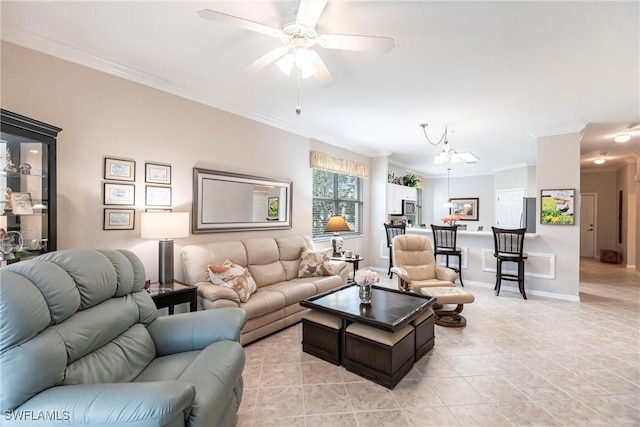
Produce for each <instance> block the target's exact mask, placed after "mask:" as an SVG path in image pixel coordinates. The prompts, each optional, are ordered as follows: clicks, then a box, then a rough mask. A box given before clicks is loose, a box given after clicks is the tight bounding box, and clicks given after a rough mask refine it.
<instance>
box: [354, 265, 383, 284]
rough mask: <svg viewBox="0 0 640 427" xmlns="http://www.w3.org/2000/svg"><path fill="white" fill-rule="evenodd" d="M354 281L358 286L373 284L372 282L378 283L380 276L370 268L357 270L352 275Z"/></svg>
mask: <svg viewBox="0 0 640 427" xmlns="http://www.w3.org/2000/svg"><path fill="white" fill-rule="evenodd" d="M354 280H355V282H356V283H357V284H358V285H360V286H367V285H373V284H374V283H378V282H379V281H380V276H378V273H376V272H375V271H371V270H366V269H365V270H358V271H356V275H355V277H354Z"/></svg>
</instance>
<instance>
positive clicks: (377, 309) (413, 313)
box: [300, 283, 436, 387]
mask: <svg viewBox="0 0 640 427" xmlns="http://www.w3.org/2000/svg"><path fill="white" fill-rule="evenodd" d="M435 301H436V300H435V298H432V297H425V296H423V295H418V294H415V293H411V292H403V291H397V290H393V289H387V288H382V287H378V286H374V287H373V295H372V298H371V304H361V303H360V298H359V297H358V285H356V284H355V283H352V284H349V285H347V286H344V287H342V288H339V289H335V290H331V291H328V292H325V293H322V294H319V295H316V296H314V297H311V298H308V299H306V300H304V301H301V302H300V305H301V306H303V307H308V308H311V309H314V310H318V311H321V312H324V313H327V314H331V315H333V316H336V317H338V318H340V319H341V320H342V328H341V330H340V331H339V332H338V334H337V336H338V338H335V339H333V341H331V340H330V339H326V338H325V337H323V339H322V340H320V341H323V342H326V343H327V345H334V346H338V347H339V353H340V355H341V358H340V363H341V364H342V365H344V366H345V368H347V369H348V370H350V371H352V372H355V373H357V374H359V375H361V376H364V377H365V378H368V379H370V380H372V381H375V382H377V383H379V384H382V385H385V386H387V387H393V386H395V384H396V383H397V381H399V380H400V378H402V376H404V375H405V374H406V373H407V372H408V371H409V370H410V369H411V367H412V366H413V363H414V362H415V361H416V360H417V359H418V358H419V357H420V356H422V355H423V354H424V352H425V351H424V348H425V346H426V345H427V344H429V345H430V347H429V349H430V348H431V347H432V346H433V316H431V318H430V320H429V322H425V321H424V319H423V317H424V316H422V315H423V314H424V313H425V311H426V310H427V309H428V308H429V307H431V306H432V305H434V304H435ZM419 318H420V321H421V323H420V325H421V326H419V325H417V324H416V320H417V319H419ZM352 323H359V324H362V325H367V326H369V327H372V328H376V329H379V330H382V331H385V332H387V333H394V332H398V331H401V330H403V328H405V327H406V326H407V325H411V326H412V327H413V328H415V330H414V332H412V334H413V335H412V337H413V338H412V339H411V343H410V347H407V343H403V350H402V351H403V353H404V354H403V355H398V354H397V353H396V352H395V349H394V348H389V347H387V348H385V346H384V345H381V346H379V348H380V350H379V351H378V350H376V348H377V347H376V346H375V342H374V341H371V342H369V344H374V346H373V347H371V348H373V350H371V348H367V349H366V351H365V350H364V348H360V349H356V350H354V348H355V346H357V345H359V344H358V342H357V341H358V340H356V339H352V340H349V334H348V333H347V327H348V326H349V325H350V324H352ZM426 327H428V328H429V329H430V333H429V332H428V333H426V334H425V333H424V331H423V330H424V329H425V328H426ZM418 328H422V329H421V330H420V331H418ZM308 331H309V332H310V333H319V334H322V333H323V331H322V328H308ZM315 331H318V332H315ZM304 333H306V331H305V328H304V325H303V335H304ZM316 338H317V337H304V336H303V350H304V341H305V340H306V339H310V340H313V341H314V342H318V340H317V339H316ZM348 346H349V348H348ZM334 350H335V348H334ZM354 351H355V352H356V353H361V354H364V356H363V357H364V358H363V359H362V360H357V361H355V362H354V360H353V357H352V355H353V354H354ZM365 353H369V354H365ZM386 353H389V354H386ZM398 357H401V358H405V359H406V361H404V362H403V364H402V368H401V369H402V372H395V371H394V372H390V371H389V369H386V368H384V367H383V366H380V367H379V368H378V367H376V364H380V363H381V361H382V360H383V359H386V360H387V362H388V361H389V360H392V359H394V358H398ZM403 360H404V359H403ZM385 363H386V362H385ZM387 364H388V363H387ZM383 371H384V372H383ZM391 377H393V381H390V378H391Z"/></svg>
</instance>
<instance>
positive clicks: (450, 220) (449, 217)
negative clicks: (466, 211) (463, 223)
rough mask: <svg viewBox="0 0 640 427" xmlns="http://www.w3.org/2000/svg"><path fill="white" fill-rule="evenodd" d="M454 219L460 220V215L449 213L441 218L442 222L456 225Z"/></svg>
mask: <svg viewBox="0 0 640 427" xmlns="http://www.w3.org/2000/svg"><path fill="white" fill-rule="evenodd" d="M456 221H460V215H457V214H451V215H447V216H445V217H444V218H442V222H444V223H445V224H449V225H456Z"/></svg>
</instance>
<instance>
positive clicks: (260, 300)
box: [182, 236, 349, 344]
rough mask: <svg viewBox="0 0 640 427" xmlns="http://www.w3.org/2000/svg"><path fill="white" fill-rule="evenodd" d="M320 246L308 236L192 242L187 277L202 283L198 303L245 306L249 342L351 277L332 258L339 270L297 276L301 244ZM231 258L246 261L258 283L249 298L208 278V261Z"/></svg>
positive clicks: (186, 255)
mask: <svg viewBox="0 0 640 427" xmlns="http://www.w3.org/2000/svg"><path fill="white" fill-rule="evenodd" d="M304 247H306V248H309V249H311V250H315V245H314V243H313V240H311V238H310V237H309V236H288V237H279V238H259V239H248V240H243V241H229V242H215V243H207V244H203V245H188V246H185V247H184V248H183V249H182V260H183V263H184V273H185V279H186V281H187V283H188V284H190V285H195V286H197V287H198V297H199V298H198V307H199V309H205V310H207V309H213V308H222V307H240V308H243V309H244V310H245V312H246V317H247V323H246V325H245V327H244V329H242V333H241V335H240V343H241V344H247V343H250V342H252V341H255V340H257V339H258V338H262V337H264V336H266V335H268V334H270V333H272V332H275V331H278V330H280V329H282V328H285V327H287V326H290V325H293V324H294V323H297V322H299V321H300V320H301V319H302V316H303V315H304V314H305V313H306V312H307V311H308V309H305V308H303V307H301V306H300V304H298V303H299V302H300V301H302V300H304V299H306V298H309V297H311V296H313V295H316V294H319V293H321V292H325V291H328V290H331V289H334V288H337V287H340V286H342V285H345V284H346V283H347V278H348V275H349V268H348V265H347V263H345V262H333V261H332V267H333V270H334V271H335V272H336V275H334V276H324V277H306V278H298V268H299V267H300V255H301V252H302V248H304ZM226 259H229V260H230V261H232V262H233V263H235V264H238V265H241V266H243V267H247V268H248V269H249V272H250V273H251V275H252V276H253V278H254V279H255V281H256V284H257V286H258V290H257V291H256V292H255V293H254V294H252V295H251V297H250V298H249V300H248V301H247V302H246V303H242V302H240V298H239V297H238V294H237V293H236V292H235V291H234V290H232V289H231V288H226V287H224V286H217V285H214V284H212V283H211V281H210V280H209V272H208V269H207V266H208V265H211V264H215V265H220V264H222V263H224V261H225V260H226Z"/></svg>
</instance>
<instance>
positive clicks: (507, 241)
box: [491, 227, 527, 299]
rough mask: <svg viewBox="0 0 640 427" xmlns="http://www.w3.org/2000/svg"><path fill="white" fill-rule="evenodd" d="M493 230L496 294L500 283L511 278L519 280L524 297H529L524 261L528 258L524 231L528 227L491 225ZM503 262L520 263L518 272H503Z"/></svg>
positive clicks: (514, 280)
mask: <svg viewBox="0 0 640 427" xmlns="http://www.w3.org/2000/svg"><path fill="white" fill-rule="evenodd" d="M491 230H492V231H493V244H494V253H493V256H494V257H496V261H497V264H496V287H495V291H496V296H497V295H498V294H500V285H501V283H502V281H503V280H510V281H512V282H518V288H519V289H520V294H522V297H523V298H524V299H527V294H526V292H525V291H524V261H525V260H526V259H527V254H526V253H524V252H523V250H524V232H525V230H526V228H516V229H506V228H497V227H491ZM503 262H515V263H516V264H517V265H518V272H517V274H512V273H503V272H502V263H503Z"/></svg>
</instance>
